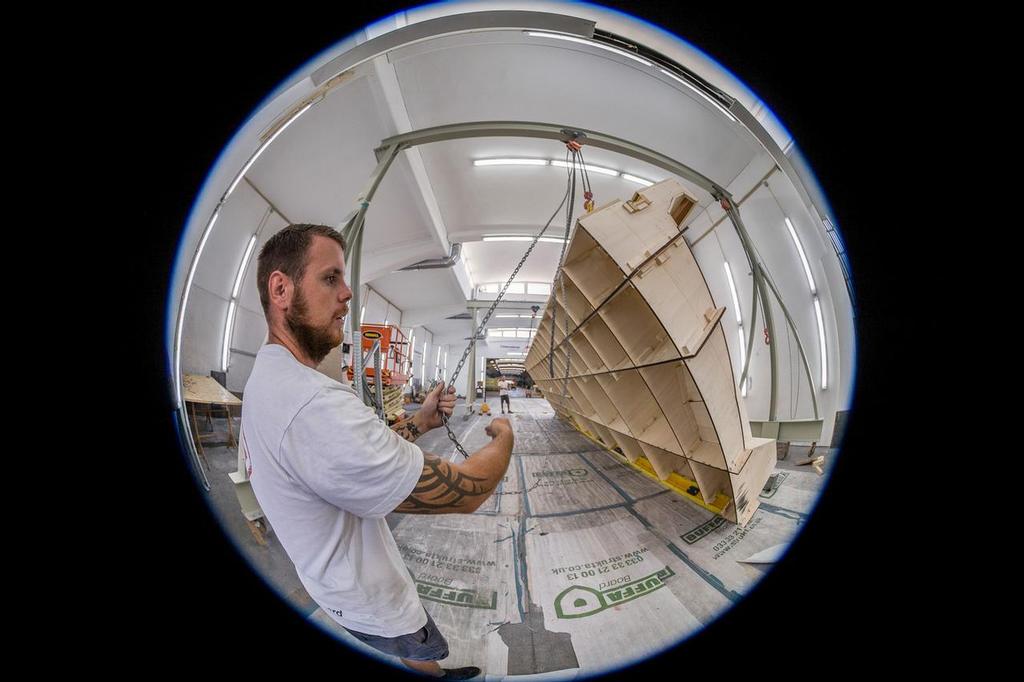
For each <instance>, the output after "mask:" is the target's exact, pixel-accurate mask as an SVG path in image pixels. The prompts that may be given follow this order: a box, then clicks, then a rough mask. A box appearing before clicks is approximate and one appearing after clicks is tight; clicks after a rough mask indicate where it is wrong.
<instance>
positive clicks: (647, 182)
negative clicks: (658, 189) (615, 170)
mask: <svg viewBox="0 0 1024 682" xmlns="http://www.w3.org/2000/svg"><path fill="white" fill-rule="evenodd" d="M621 177H622V179H623V180H629V181H630V182H635V183H637V184H638V185H643V186H644V187H650V186H651V185H653V184H654V183H653V182H652V181H650V180H644V179H643V178H641V177H638V176H636V175H630V174H629V173H623V174H622V175H621Z"/></svg>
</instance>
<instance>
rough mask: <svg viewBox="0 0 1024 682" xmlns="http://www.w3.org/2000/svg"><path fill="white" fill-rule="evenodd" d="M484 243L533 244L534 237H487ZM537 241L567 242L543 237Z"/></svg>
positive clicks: (556, 238)
mask: <svg viewBox="0 0 1024 682" xmlns="http://www.w3.org/2000/svg"><path fill="white" fill-rule="evenodd" d="M483 241H485V242H532V241H533V237H527V236H526V235H507V236H498V235H487V236H485V237H484V238H483ZM537 241H539V242H548V243H551V244H561V243H562V242H564V241H565V240H564V239H562V238H561V237H541V238H540V239H538V240H537Z"/></svg>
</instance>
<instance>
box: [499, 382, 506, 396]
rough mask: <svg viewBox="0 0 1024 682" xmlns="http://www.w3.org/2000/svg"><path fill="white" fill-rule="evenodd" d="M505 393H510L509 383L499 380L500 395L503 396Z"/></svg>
mask: <svg viewBox="0 0 1024 682" xmlns="http://www.w3.org/2000/svg"><path fill="white" fill-rule="evenodd" d="M503 395H508V384H506V383H505V382H504V381H499V382H498V397H501V396H503Z"/></svg>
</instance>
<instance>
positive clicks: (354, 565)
mask: <svg viewBox="0 0 1024 682" xmlns="http://www.w3.org/2000/svg"><path fill="white" fill-rule="evenodd" d="M240 444H241V448H242V450H243V455H244V457H245V461H246V467H247V469H248V470H249V480H250V482H251V483H252V489H253V492H254V493H255V494H256V499H257V500H258V501H259V503H260V506H261V507H262V508H263V512H264V514H266V517H267V520H268V521H270V524H271V525H272V526H273V528H274V530H275V532H276V533H277V536H278V538H279V539H280V541H281V544H282V545H283V546H284V549H285V552H287V554H288V557H289V558H290V559H291V560H292V562H293V563H294V564H295V569H296V571H297V573H298V575H299V580H301V581H302V584H303V586H305V588H306V590H307V591H308V592H309V595H310V596H311V597H312V598H313V600H314V601H315V602H316V603H317V604H319V605H320V606H321V607H322V608H323V609H324V610H325V611H326V612H327V613H329V614H330V615H331V617H332V618H334V620H336V621H337V622H338V623H340V624H341V625H343V626H344V627H347V628H350V629H352V630H355V631H357V632H364V633H366V634H370V635H378V636H381V637H398V636H400V635H405V634H409V633H412V632H415V631H416V630H419V629H420V628H422V627H423V626H424V625H426V623H427V615H426V612H425V611H424V610H423V605H422V604H421V602H420V598H419V594H418V593H417V592H416V585H415V583H414V582H413V579H412V576H411V575H410V574H409V571H408V569H407V568H406V566H405V562H403V561H402V556H401V554H400V553H399V551H398V546H397V545H396V544H395V538H394V536H393V535H392V534H391V529H390V528H388V524H387V521H386V520H385V518H384V517H385V515H386V514H388V513H389V512H391V511H393V510H394V509H395V507H397V506H398V505H399V504H401V503H402V501H404V500H405V499H406V498H407V497H408V496H409V494H410V493H412V491H413V488H414V487H415V486H416V483H417V481H419V478H420V474H421V473H422V471H423V451H422V450H420V448H419V447H418V446H417V445H415V444H413V443H410V442H409V441H407V440H405V439H403V438H401V437H400V436H399V435H398V434H397V433H395V432H394V431H392V430H391V429H389V428H388V427H387V426H386V425H385V424H384V423H383V422H382V421H381V420H380V419H378V418H377V416H376V414H375V413H374V411H373V410H372V409H370V408H369V407H367V406H366V405H364V404H363V402H362V401H361V400H359V398H358V397H356V393H355V391H354V390H353V389H352V387H351V386H346V385H343V384H340V383H338V382H337V381H335V380H334V379H331V378H330V377H328V376H326V375H324V374H321V373H320V372H318V371H316V370H315V369H312V368H310V367H307V366H305V365H303V364H302V363H300V362H299V361H298V360H296V359H295V356H293V355H292V354H291V351H289V350H288V349H287V348H285V347H284V346H280V345H277V344H267V345H264V346H263V347H262V348H260V350H259V353H257V355H256V363H255V365H254V366H253V370H252V374H251V375H250V376H249V381H248V382H247V383H246V386H245V392H244V394H243V402H242V429H241V441H240Z"/></svg>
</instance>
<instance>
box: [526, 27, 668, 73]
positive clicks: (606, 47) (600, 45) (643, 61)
mask: <svg viewBox="0 0 1024 682" xmlns="http://www.w3.org/2000/svg"><path fill="white" fill-rule="evenodd" d="M525 33H526V35H528V36H533V37H535V38H555V39H556V40H568V41H569V42H571V43H580V44H581V45H589V46H591V47H596V48H599V49H602V50H607V51H608V52H614V53H615V54H617V55H621V56H623V57H629V58H630V59H632V60H633V61H635V62H640V63H641V64H643V65H645V66H653V64H651V62H649V61H647V60H646V59H643V58H641V57H637V56H636V55H635V54H632V53H630V52H627V51H626V50H620V49H619V48H617V47H612V46H611V45H605V44H603V43H598V42H595V41H593V40H587V39H586V38H577V37H576V36H567V35H562V34H561V33H542V32H540V31H525Z"/></svg>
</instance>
